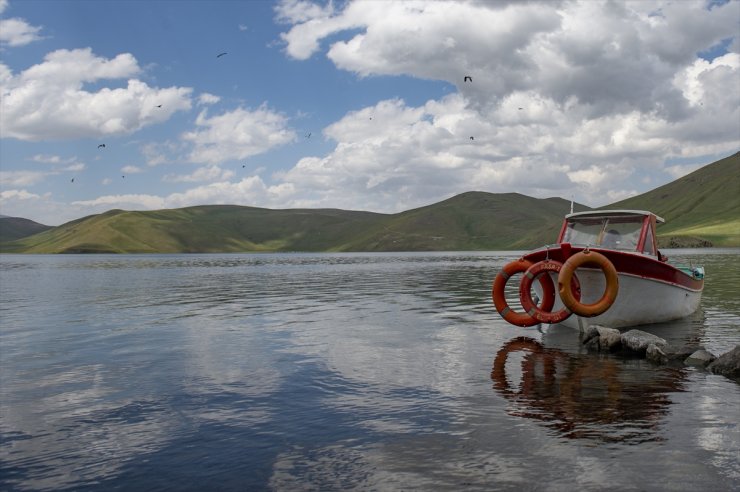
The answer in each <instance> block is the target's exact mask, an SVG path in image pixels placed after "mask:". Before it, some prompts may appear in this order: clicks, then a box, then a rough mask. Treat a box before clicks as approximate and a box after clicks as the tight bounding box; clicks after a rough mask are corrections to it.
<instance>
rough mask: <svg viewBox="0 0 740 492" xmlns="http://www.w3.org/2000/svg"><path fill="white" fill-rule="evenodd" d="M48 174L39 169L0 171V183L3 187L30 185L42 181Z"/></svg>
mask: <svg viewBox="0 0 740 492" xmlns="http://www.w3.org/2000/svg"><path fill="white" fill-rule="evenodd" d="M48 174H49V173H46V172H41V171H0V185H2V186H3V187H17V186H31V185H34V184H36V183H39V182H41V181H43V180H44V178H46V176H48Z"/></svg>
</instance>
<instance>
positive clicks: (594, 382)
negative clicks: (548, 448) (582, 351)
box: [491, 337, 686, 443]
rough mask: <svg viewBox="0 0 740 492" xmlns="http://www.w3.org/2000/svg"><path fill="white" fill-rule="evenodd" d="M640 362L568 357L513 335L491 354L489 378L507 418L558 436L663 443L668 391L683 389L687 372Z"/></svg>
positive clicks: (606, 358) (604, 440) (530, 340)
mask: <svg viewBox="0 0 740 492" xmlns="http://www.w3.org/2000/svg"><path fill="white" fill-rule="evenodd" d="M641 362H642V361H639V362H638V361H634V360H633V361H629V360H619V359H616V358H609V357H599V356H594V355H572V354H569V353H567V352H565V351H562V350H558V349H555V348H546V347H545V346H544V345H543V344H542V343H540V342H538V341H537V340H535V339H533V338H528V337H518V338H514V339H512V340H509V341H508V342H506V343H505V344H504V345H503V347H502V348H501V349H500V350H499V351H498V352H497V353H496V357H495V359H494V361H493V369H492V371H491V379H492V380H493V388H494V389H495V390H496V392H497V393H499V394H500V395H502V396H503V397H505V398H506V399H507V400H508V401H509V406H508V407H507V412H508V413H509V414H510V415H513V416H518V417H527V418H530V419H535V420H540V421H542V422H544V423H545V424H546V425H547V426H548V427H549V428H551V429H555V430H557V432H558V433H559V434H560V435H561V436H563V437H566V438H573V439H595V440H598V441H603V442H628V443H639V442H646V441H660V440H661V437H660V429H659V424H660V419H661V417H662V416H663V415H665V414H666V413H667V412H668V408H669V407H670V405H671V399H670V393H673V392H677V391H683V390H684V388H683V384H684V382H685V379H686V374H685V371H684V370H682V369H675V368H661V369H660V370H636V369H638V368H637V367H636V366H637V365H638V364H641ZM517 363H518V364H517ZM630 365H631V366H633V367H630Z"/></svg>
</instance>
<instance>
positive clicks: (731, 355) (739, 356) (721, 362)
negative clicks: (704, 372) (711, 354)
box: [707, 345, 740, 380]
mask: <svg viewBox="0 0 740 492" xmlns="http://www.w3.org/2000/svg"><path fill="white" fill-rule="evenodd" d="M707 369H709V370H710V371H712V372H713V373H714V374H722V375H723V376H727V377H729V378H733V379H736V380H740V345H736V346H735V348H734V349H732V350H730V351H729V352H727V353H726V354H724V355H720V356H719V357H717V360H715V361H714V362H712V363H711V364H709V365H708V366H707Z"/></svg>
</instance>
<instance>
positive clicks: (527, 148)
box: [0, 0, 740, 225]
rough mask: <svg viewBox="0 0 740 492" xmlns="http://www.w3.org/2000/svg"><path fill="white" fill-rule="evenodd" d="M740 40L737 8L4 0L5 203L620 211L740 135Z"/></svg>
mask: <svg viewBox="0 0 740 492" xmlns="http://www.w3.org/2000/svg"><path fill="white" fill-rule="evenodd" d="M738 38H740V2H738V1H729V2H723V1H720V2H717V1H712V2H706V1H691V0H685V1H678V2H675V1H647V0H644V1H637V2H599V1H594V0H585V1H577V0H574V1H564V2H553V1H549V0H548V1H535V0H533V1H530V2H519V1H498V2H495V1H491V2H460V1H456V2H445V1H435V2H425V1H409V2H403V1H394V2H390V1H380V0H372V1H370V0H363V1H347V2H333V3H332V2H305V1H295V0H290V1H285V2H260V1H249V2H247V1H226V2H218V1H208V2H206V1H189V2H185V1H174V0H171V1H148V2H143V1H111V0H108V1H99V2H96V1H64V0H56V1H33V0H24V1H12V0H0V214H3V215H8V216H20V217H27V218H30V219H33V220H36V221H38V222H41V223H44V224H49V225H58V224H61V223H63V222H66V221H69V220H73V219H76V218H79V217H82V216H85V215H89V214H94V213H100V212H104V211H106V210H109V209H112V208H121V209H126V210H152V209H162V208H178V207H184V206H190V205H201V204H216V203H229V204H239V205H250V206H258V207H267V208H298V207H307V208H343V209H352V210H369V211H375V212H384V213H394V212H400V211H403V210H408V209H411V208H415V207H419V206H423V205H428V204H430V203H435V202H438V201H440V200H443V199H446V198H449V197H451V196H453V195H456V194H459V193H462V192H465V191H471V190H479V191H488V192H492V193H505V192H518V193H522V194H526V195H530V196H535V197H540V198H546V197H552V196H560V197H563V198H568V199H569V198H571V197H575V199H576V200H577V201H579V202H581V203H585V204H587V205H590V206H601V205H606V204H609V203H612V202H614V201H617V200H620V199H623V198H626V197H628V196H632V195H635V194H639V193H643V192H645V191H648V190H651V189H653V188H656V187H657V186H660V185H662V184H665V183H667V182H669V181H672V180H674V179H676V178H678V177H680V176H683V175H685V174H687V173H688V172H691V171H693V170H695V169H697V168H698V167H700V166H702V165H704V164H708V163H710V162H713V161H715V160H717V159H719V158H722V157H725V156H727V155H730V154H733V153H734V152H737V151H738V148H739V147H740V54H739V51H740V41H739V40H738ZM223 52H226V53H227V54H226V55H223V56H220V57H218V56H217V55H219V54H220V53H223ZM465 76H470V77H471V78H472V81H466V80H465ZM102 144H105V147H102V146H101V145H102Z"/></svg>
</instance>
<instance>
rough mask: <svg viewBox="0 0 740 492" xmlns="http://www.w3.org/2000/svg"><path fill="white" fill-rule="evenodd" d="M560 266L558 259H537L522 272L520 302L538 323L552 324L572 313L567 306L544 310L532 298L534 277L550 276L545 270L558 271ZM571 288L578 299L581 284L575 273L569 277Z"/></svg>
mask: <svg viewBox="0 0 740 492" xmlns="http://www.w3.org/2000/svg"><path fill="white" fill-rule="evenodd" d="M562 267H563V264H562V263H560V262H559V261H555V260H550V259H547V260H542V261H539V262H537V263H535V264H534V265H532V266H531V267H529V268H528V269H527V271H526V272H524V276H523V277H522V281H521V283H520V284H519V299H520V300H521V302H522V307H523V308H524V311H525V312H526V313H527V314H528V315H530V316H531V317H533V318H534V319H536V320H537V321H539V322H540V323H547V324H550V325H554V324H556V323H560V322H561V321H564V320H566V319H568V317H569V316H570V315H571V314H572V313H571V310H570V309H568V307H567V306H564V307H563V309H561V310H560V311H556V312H550V311H549V310H544V309H542V308H540V307H538V306H537V305H536V304H535V302H534V301H533V300H532V282H534V279H536V278H537V277H539V276H540V275H544V276H546V277H547V278H550V275H549V274H548V273H547V272H554V273H559V272H560V270H561V268H562ZM571 290H572V291H573V293H574V296H575V298H576V299H577V300H579V301H580V300H581V284H580V282H579V281H578V277H577V276H576V275H573V277H572V279H571Z"/></svg>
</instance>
